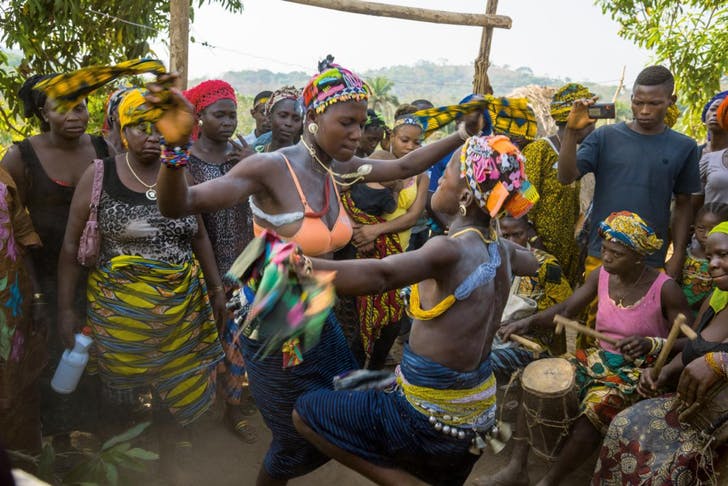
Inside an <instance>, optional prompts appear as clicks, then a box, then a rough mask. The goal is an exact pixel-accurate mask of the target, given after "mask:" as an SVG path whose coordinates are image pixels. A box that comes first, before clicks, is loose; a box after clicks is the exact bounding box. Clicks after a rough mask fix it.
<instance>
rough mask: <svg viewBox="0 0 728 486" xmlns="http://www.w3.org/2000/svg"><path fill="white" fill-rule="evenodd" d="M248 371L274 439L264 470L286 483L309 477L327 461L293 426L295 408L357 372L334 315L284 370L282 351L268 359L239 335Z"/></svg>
mask: <svg viewBox="0 0 728 486" xmlns="http://www.w3.org/2000/svg"><path fill="white" fill-rule="evenodd" d="M240 340H241V343H242V350H243V357H244V358H245V366H246V368H247V371H248V382H249V387H250V393H251V395H252V396H253V400H255V404H256V406H257V407H258V410H260V413H261V415H262V416H263V420H264V421H265V424H266V425H267V426H268V428H269V429H270V430H271V432H272V434H273V439H272V440H271V443H270V447H269V448H268V452H267V453H266V455H265V459H264V461H263V466H264V467H265V470H266V471H267V472H268V474H269V475H270V476H271V477H272V478H274V479H279V480H287V479H291V478H294V477H297V476H302V475H304V474H307V473H309V472H311V471H313V470H314V469H316V468H318V467H319V466H321V465H322V464H324V463H325V462H327V461H328V460H329V458H328V457H327V456H325V455H324V454H322V453H320V452H319V451H318V449H316V448H315V447H314V446H313V445H311V444H309V443H308V442H307V441H306V439H304V438H303V437H301V435H300V434H299V433H298V432H297V431H296V429H295V428H294V427H293V419H292V418H291V414H292V413H293V405H294V403H295V402H296V399H297V398H298V397H299V396H300V395H302V394H303V393H306V392H311V391H316V390H333V378H334V376H336V375H338V374H341V373H344V372H345V371H349V370H351V369H354V368H358V365H357V363H356V361H355V360H354V356H353V355H352V354H351V351H350V350H349V347H348V346H347V343H346V338H345V337H344V333H343V331H342V330H341V328H340V327H339V323H338V322H337V321H336V318H335V317H334V314H333V312H332V313H330V314H329V316H328V318H327V320H326V324H325V325H324V328H323V330H322V331H321V340H320V341H319V343H318V344H317V345H316V346H314V347H313V348H312V349H308V350H306V351H305V352H304V353H303V362H302V363H301V364H299V365H297V366H293V367H291V368H285V369H284V368H283V367H282V365H281V364H282V363H283V357H282V356H281V353H280V351H278V352H275V353H272V354H270V355H268V356H266V357H265V358H261V355H258V354H257V353H258V352H259V351H260V349H261V346H262V343H261V342H258V341H253V340H251V339H248V338H246V337H244V336H240Z"/></svg>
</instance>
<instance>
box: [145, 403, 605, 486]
mask: <svg viewBox="0 0 728 486" xmlns="http://www.w3.org/2000/svg"><path fill="white" fill-rule="evenodd" d="M251 425H252V426H253V427H254V428H255V431H256V433H257V434H258V440H257V442H256V443H254V444H244V443H242V442H241V441H240V440H238V439H237V438H236V437H235V436H234V435H233V434H232V433H231V432H229V431H228V430H227V429H226V428H225V427H224V426H223V425H222V423H220V422H219V421H218V422H211V423H209V424H208V425H207V426H206V427H204V430H202V431H201V432H200V433H199V434H198V435H197V437H195V440H194V456H195V457H197V458H198V460H197V461H195V463H194V464H189V467H185V473H186V474H185V476H186V478H187V479H189V481H190V483H189V484H196V485H203V484H204V485H209V486H213V485H215V486H233V485H236V486H239V485H240V486H247V485H253V484H255V477H256V474H257V472H258V469H259V468H260V465H261V462H262V460H263V456H264V455H265V451H266V450H267V447H268V442H269V441H270V432H269V431H268V429H267V428H266V427H265V424H264V423H263V420H262V419H261V418H260V415H259V414H258V415H256V416H255V417H253V419H252V420H251ZM511 449H512V443H510V444H509V445H508V446H507V447H506V449H504V450H503V451H502V452H501V453H500V454H498V455H493V454H491V453H487V454H484V455H483V456H482V457H481V458H480V459H479V460H478V462H477V464H476V465H475V468H474V470H473V472H472V474H471V475H470V478H469V480H468V482H467V483H466V484H475V483H474V482H473V481H474V480H475V478H479V477H484V476H486V477H487V476H488V475H491V474H494V473H495V472H497V471H498V470H500V468H502V467H503V466H504V465H505V464H506V463H507V461H508V458H509V456H510V451H511ZM595 460H596V459H595V458H593V459H592V460H590V461H587V463H585V464H583V465H582V466H581V467H579V468H578V469H577V470H576V472H575V473H574V474H572V476H571V477H570V478H569V480H568V481H565V482H564V483H563V485H564V486H583V485H587V484H589V480H590V479H591V473H592V471H593V469H594V462H595ZM546 468H547V463H546V462H545V461H543V460H541V459H539V458H536V457H531V458H530V462H529V477H530V478H531V482H532V483H533V484H535V482H536V481H537V478H539V477H541V476H542V475H543V474H544V472H545V471H546ZM149 481H150V482H149V483H147V484H154V480H153V479H151V478H150V479H149ZM289 484H290V485H292V486H325V485H347V486H364V485H370V484H373V483H371V482H370V481H368V480H367V479H365V478H363V477H362V476H360V475H358V474H357V473H355V472H353V471H351V470H349V469H347V468H345V467H344V466H342V465H340V464H338V463H335V462H333V461H332V462H329V463H328V464H326V465H324V466H323V467H321V468H319V469H318V470H316V471H314V472H312V473H311V474H308V475H307V476H304V477H301V478H298V479H295V480H293V481H291V482H290V483H289Z"/></svg>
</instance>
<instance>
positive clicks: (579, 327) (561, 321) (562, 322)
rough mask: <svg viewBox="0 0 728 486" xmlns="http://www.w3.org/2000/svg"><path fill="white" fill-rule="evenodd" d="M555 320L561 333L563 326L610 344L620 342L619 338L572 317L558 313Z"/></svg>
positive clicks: (557, 330)
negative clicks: (573, 319) (587, 325)
mask: <svg viewBox="0 0 728 486" xmlns="http://www.w3.org/2000/svg"><path fill="white" fill-rule="evenodd" d="M554 322H555V323H556V332H559V333H560V332H561V331H562V330H563V328H565V327H568V328H569V329H573V330H574V331H576V332H580V333H582V334H586V335H587V336H591V337H593V338H597V339H600V340H602V341H604V342H606V343H609V344H617V343H618V342H619V340H618V339H614V338H611V337H609V336H607V335H606V334H602V333H601V332H599V331H597V330H595V329H592V328H591V327H586V326H585V325H583V324H579V323H578V322H576V321H572V320H571V319H567V318H566V317H564V316H560V315H558V314H556V315H555V316H554Z"/></svg>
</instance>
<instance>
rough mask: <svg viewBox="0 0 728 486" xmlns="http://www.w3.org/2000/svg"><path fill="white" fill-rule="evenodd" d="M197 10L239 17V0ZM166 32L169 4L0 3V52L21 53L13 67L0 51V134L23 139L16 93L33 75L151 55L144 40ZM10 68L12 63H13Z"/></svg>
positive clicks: (201, 0)
mask: <svg viewBox="0 0 728 486" xmlns="http://www.w3.org/2000/svg"><path fill="white" fill-rule="evenodd" d="M192 1H194V3H196V4H197V7H201V6H202V5H204V4H205V3H213V2H214V3H218V4H221V5H222V6H223V7H224V8H225V9H227V10H228V11H231V12H241V11H242V9H243V4H242V1H241V0H209V1H208V2H206V1H205V0H191V4H190V14H191V15H193V14H194V10H193V6H192ZM168 28H169V0H65V1H58V0H7V1H4V2H2V3H0V43H1V44H2V45H1V46H0V47H3V48H4V50H5V51H8V50H11V49H13V50H16V51H19V52H20V55H21V59H20V61H19V63H17V65H15V66H11V65H10V64H9V63H8V60H9V59H8V53H7V52H3V51H0V93H2V95H3V97H2V100H1V102H0V131H4V132H11V133H12V134H13V136H14V137H16V138H17V137H18V136H20V137H22V136H26V135H28V134H29V133H30V131H31V129H32V128H31V127H29V126H28V125H27V124H25V123H24V122H23V121H22V117H21V116H20V115H21V113H22V108H21V106H20V101H19V100H18V99H17V97H16V96H15V94H16V93H17V91H18V88H20V86H21V85H22V83H23V81H24V79H25V78H27V77H28V76H30V75H32V74H35V73H49V72H56V71H72V70H75V69H78V68H79V67H82V66H89V65H94V64H110V63H114V62H118V61H122V60H125V59H134V58H137V57H145V56H154V52H152V50H151V49H150V47H149V41H150V40H152V39H155V38H157V37H158V36H160V35H164V34H165V33H166V32H167V30H168ZM14 64H15V63H14Z"/></svg>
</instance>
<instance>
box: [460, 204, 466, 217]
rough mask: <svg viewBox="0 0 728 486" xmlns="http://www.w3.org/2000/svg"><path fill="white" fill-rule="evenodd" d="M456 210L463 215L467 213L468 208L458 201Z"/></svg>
mask: <svg viewBox="0 0 728 486" xmlns="http://www.w3.org/2000/svg"><path fill="white" fill-rule="evenodd" d="M458 210H459V211H460V216H465V215H466V214H468V208H467V207H465V204H463V203H460V206H458Z"/></svg>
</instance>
